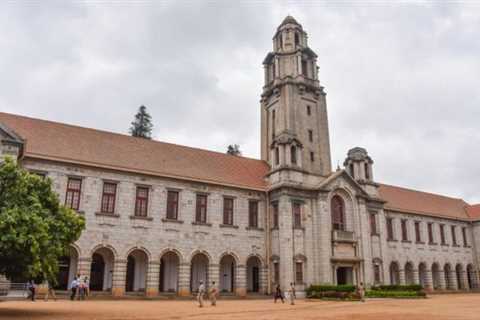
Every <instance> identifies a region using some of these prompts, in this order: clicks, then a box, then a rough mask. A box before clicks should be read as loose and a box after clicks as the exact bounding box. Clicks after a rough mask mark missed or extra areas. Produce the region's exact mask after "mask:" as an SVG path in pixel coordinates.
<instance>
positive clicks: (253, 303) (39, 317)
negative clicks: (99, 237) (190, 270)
mask: <svg viewBox="0 0 480 320" xmlns="http://www.w3.org/2000/svg"><path fill="white" fill-rule="evenodd" d="M479 301H480V294H452V295H435V296H432V297H430V298H428V299H421V300H394V299H385V300H367V302H365V303H361V302H336V301H304V300H299V301H297V304H296V305H295V306H291V305H288V304H287V303H285V304H283V305H282V304H281V303H277V304H274V303H273V301H271V300H226V301H222V300H220V301H219V302H218V306H217V307H210V306H207V307H205V308H203V309H200V308H198V307H197V306H196V305H195V303H194V301H174V300H173V301H172V300H168V301H145V300H134V301H118V300H117V301H98V300H97V301H74V302H71V301H66V300H61V301H56V302H54V301H49V302H43V301H36V302H29V301H18V302H0V319H1V320H4V319H9V320H27V319H28V320H46V319H48V320H63V319H65V320H66V319H68V320H70V319H71V320H84V319H85V320H87V319H88V320H107V319H108V320H121V319H136V320H154V319H159V320H163V319H195V320H197V319H198V320H203V319H209V320H215V319H229V320H243V319H245V320H247V319H248V320H251V319H255V320H264V319H265V320H266V319H272V320H273V319H275V320H281V319H288V320H292V319H293V320H299V319H302V320H303V319H335V320H346V319H349V320H350V319H355V320H363V319H365V320H366V319H368V320H377V319H382V320H385V319H388V320H405V319H408V320H420V319H421V320H424V319H436V320H446V319H448V320H452V319H462V320H469V319H472V320H473V319H476V320H477V319H479V314H480V304H479V303H478V302H479Z"/></svg>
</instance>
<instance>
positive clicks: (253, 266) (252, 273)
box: [246, 254, 264, 292]
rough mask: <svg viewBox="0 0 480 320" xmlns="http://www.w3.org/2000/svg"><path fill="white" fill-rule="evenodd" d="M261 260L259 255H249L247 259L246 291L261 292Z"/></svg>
mask: <svg viewBox="0 0 480 320" xmlns="http://www.w3.org/2000/svg"><path fill="white" fill-rule="evenodd" d="M263 265H264V264H263V261H262V258H261V257H260V256H259V255H256V254H251V255H249V256H248V257H247V261H246V267H247V291H249V292H260V291H261V290H262V281H261V275H262V266H263Z"/></svg>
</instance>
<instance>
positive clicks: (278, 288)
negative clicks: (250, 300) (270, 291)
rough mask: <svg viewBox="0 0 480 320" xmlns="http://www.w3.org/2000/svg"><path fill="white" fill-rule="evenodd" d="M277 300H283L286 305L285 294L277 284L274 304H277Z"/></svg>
mask: <svg viewBox="0 0 480 320" xmlns="http://www.w3.org/2000/svg"><path fill="white" fill-rule="evenodd" d="M277 299H280V300H282V303H285V301H284V300H283V293H282V289H280V285H279V284H277V287H276V288H275V296H274V302H275V303H277Z"/></svg>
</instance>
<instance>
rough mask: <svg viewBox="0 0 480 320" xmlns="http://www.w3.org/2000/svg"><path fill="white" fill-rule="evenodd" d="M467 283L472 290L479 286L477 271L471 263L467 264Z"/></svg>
mask: <svg viewBox="0 0 480 320" xmlns="http://www.w3.org/2000/svg"><path fill="white" fill-rule="evenodd" d="M467 285H468V289H470V290H471V289H475V288H477V287H478V278H477V272H476V271H475V267H474V266H473V264H471V263H469V264H468V265H467Z"/></svg>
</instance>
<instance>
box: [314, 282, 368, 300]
mask: <svg viewBox="0 0 480 320" xmlns="http://www.w3.org/2000/svg"><path fill="white" fill-rule="evenodd" d="M306 291H307V297H309V298H314V299H338V300H358V299H359V297H358V295H357V294H356V287H355V286H354V285H338V286H334V285H312V286H310V287H308V288H307V290H306Z"/></svg>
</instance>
